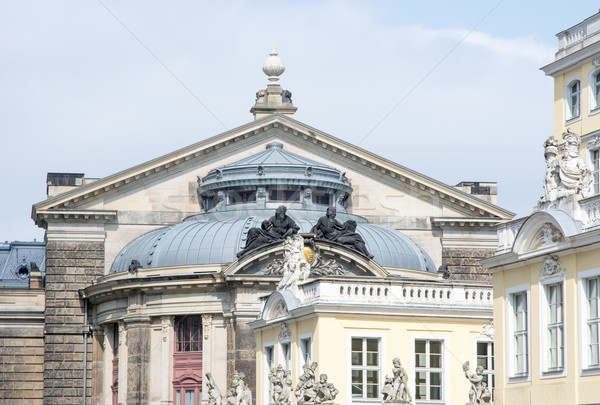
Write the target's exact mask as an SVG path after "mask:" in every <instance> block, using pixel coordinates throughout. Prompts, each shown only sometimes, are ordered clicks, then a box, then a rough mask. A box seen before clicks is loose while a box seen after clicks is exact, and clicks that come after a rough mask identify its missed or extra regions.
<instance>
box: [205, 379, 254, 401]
mask: <svg viewBox="0 0 600 405" xmlns="http://www.w3.org/2000/svg"><path fill="white" fill-rule="evenodd" d="M205 375H206V387H207V389H208V404H209V405H222V404H223V395H222V394H221V391H220V390H219V387H217V383H216V382H215V380H214V378H213V376H212V374H211V373H209V372H207V373H206V374H205ZM245 379H246V375H245V374H244V373H238V372H235V374H233V378H232V380H231V387H232V389H230V390H228V391H227V393H226V398H225V403H226V404H227V405H252V391H250V387H248V385H247V384H246V382H245Z"/></svg>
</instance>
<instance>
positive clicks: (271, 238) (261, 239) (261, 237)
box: [237, 219, 279, 258]
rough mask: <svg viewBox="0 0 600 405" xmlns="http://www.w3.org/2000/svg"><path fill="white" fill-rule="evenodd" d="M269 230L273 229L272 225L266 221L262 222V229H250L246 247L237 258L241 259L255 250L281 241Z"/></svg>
mask: <svg viewBox="0 0 600 405" xmlns="http://www.w3.org/2000/svg"><path fill="white" fill-rule="evenodd" d="M269 228H272V225H271V223H270V222H269V221H267V220H266V219H265V220H264V221H262V224H261V225H260V228H250V230H249V231H248V236H247V239H246V246H244V249H242V250H240V251H239V252H238V254H237V257H238V258H240V257H242V256H243V255H245V254H246V253H248V252H249V251H251V250H253V249H256V248H259V247H261V246H264V245H268V244H269V243H272V242H275V241H277V240H279V238H278V237H277V235H276V234H274V233H272V232H270V230H269Z"/></svg>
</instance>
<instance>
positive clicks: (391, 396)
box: [381, 357, 412, 404]
mask: <svg viewBox="0 0 600 405" xmlns="http://www.w3.org/2000/svg"><path fill="white" fill-rule="evenodd" d="M392 364H393V365H394V367H393V369H392V373H393V378H390V377H388V376H387V375H386V376H385V383H384V385H383V388H382V390H381V393H382V394H383V402H394V403H401V404H411V403H412V397H411V395H410V390H409V389H408V374H407V373H406V371H405V370H404V368H403V367H402V363H401V362H400V359H399V358H398V357H395V358H394V359H393V360H392Z"/></svg>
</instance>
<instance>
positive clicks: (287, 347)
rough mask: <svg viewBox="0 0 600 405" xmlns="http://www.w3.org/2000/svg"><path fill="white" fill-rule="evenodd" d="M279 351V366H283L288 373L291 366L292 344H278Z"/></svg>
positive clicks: (288, 342)
mask: <svg viewBox="0 0 600 405" xmlns="http://www.w3.org/2000/svg"><path fill="white" fill-rule="evenodd" d="M279 347H280V349H281V351H280V352H279V364H281V365H282V366H283V369H284V370H285V371H290V367H291V366H292V344H291V343H290V341H287V342H279Z"/></svg>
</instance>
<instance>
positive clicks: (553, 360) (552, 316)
mask: <svg viewBox="0 0 600 405" xmlns="http://www.w3.org/2000/svg"><path fill="white" fill-rule="evenodd" d="M545 289H546V298H547V302H548V306H547V311H548V312H547V322H546V336H547V339H548V340H547V349H548V351H547V355H548V363H547V370H546V371H560V370H562V369H563V367H564V325H563V300H562V283H556V284H550V285H546V286H545Z"/></svg>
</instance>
